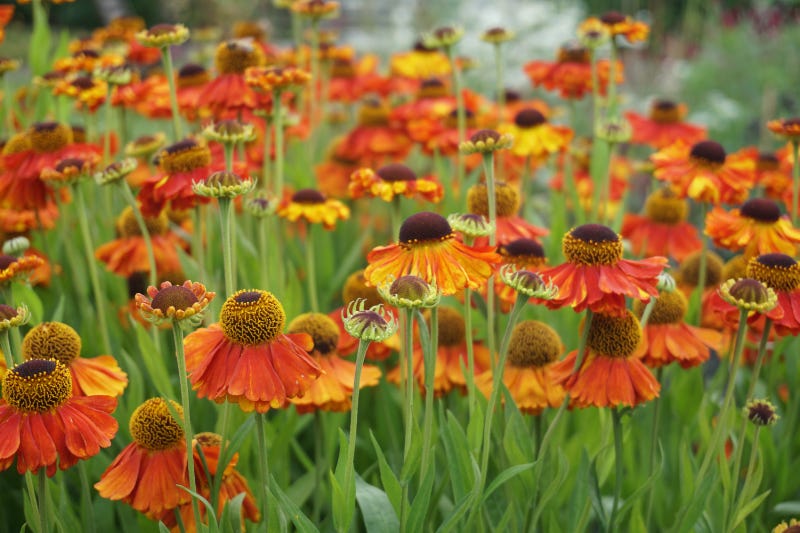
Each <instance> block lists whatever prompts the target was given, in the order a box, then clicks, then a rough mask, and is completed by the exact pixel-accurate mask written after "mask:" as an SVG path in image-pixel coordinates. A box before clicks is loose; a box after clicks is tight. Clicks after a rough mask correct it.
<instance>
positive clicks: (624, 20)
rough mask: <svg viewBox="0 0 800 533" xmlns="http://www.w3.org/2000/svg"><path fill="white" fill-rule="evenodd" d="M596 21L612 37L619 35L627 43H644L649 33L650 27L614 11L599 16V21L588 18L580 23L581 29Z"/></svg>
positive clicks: (594, 18)
mask: <svg viewBox="0 0 800 533" xmlns="http://www.w3.org/2000/svg"><path fill="white" fill-rule="evenodd" d="M598 21H599V22H600V23H602V24H603V26H605V27H606V28H608V32H609V34H610V35H611V36H612V37H616V36H617V35H621V36H622V37H625V39H626V40H627V41H628V42H629V43H637V42H641V41H646V40H647V35H648V34H649V33H650V26H648V25H647V24H646V23H644V22H639V21H637V20H633V19H632V18H631V17H629V16H627V15H623V14H622V13H618V12H616V11H609V12H608V13H605V14H603V15H602V16H600V18H599V19H598V18H596V17H590V18H588V19H587V20H585V21H583V22H582V23H581V27H585V26H592V25H593V24H596V23H597V22H598ZM578 31H580V30H578Z"/></svg>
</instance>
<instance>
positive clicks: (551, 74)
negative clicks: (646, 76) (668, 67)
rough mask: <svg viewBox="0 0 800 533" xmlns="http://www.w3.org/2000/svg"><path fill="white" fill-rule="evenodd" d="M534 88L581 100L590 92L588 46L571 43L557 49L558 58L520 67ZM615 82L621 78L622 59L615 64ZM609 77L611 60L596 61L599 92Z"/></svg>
mask: <svg viewBox="0 0 800 533" xmlns="http://www.w3.org/2000/svg"><path fill="white" fill-rule="evenodd" d="M523 68H524V70H525V74H527V75H528V77H529V78H530V80H531V83H532V84H533V86H534V87H539V86H542V87H544V88H545V89H547V90H548V91H554V90H557V91H558V92H559V93H560V95H561V98H570V99H571V98H574V99H580V98H583V96H584V95H585V94H586V93H589V92H591V91H592V66H591V55H590V52H589V50H588V49H586V48H584V47H582V46H579V45H575V44H570V45H566V46H562V47H561V48H560V49H559V50H558V59H557V60H556V61H554V62H551V61H531V62H529V63H526V64H525V66H524V67H523ZM615 71H616V74H615V77H616V80H615V82H616V83H617V84H620V83H622V81H623V75H622V71H623V67H622V62H620V61H618V62H617V65H616V69H615ZM610 77H611V63H610V62H609V61H608V60H607V59H601V60H599V61H597V82H598V84H599V88H598V90H599V92H600V94H605V93H606V88H607V87H608V81H609V78H610Z"/></svg>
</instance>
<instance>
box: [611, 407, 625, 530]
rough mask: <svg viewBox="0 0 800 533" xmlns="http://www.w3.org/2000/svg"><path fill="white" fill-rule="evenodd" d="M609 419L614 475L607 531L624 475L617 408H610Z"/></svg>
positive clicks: (618, 498) (617, 507) (615, 510)
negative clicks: (612, 500) (612, 439)
mask: <svg viewBox="0 0 800 533" xmlns="http://www.w3.org/2000/svg"><path fill="white" fill-rule="evenodd" d="M611 420H612V422H613V424H614V466H615V467H616V468H615V469H616V475H615V479H614V503H613V504H612V506H611V518H609V520H608V531H610V532H611V531H614V521H615V520H616V517H617V511H618V510H619V500H620V495H621V494H622V476H623V475H624V464H623V455H622V452H623V450H622V414H621V413H620V411H619V408H614V409H612V410H611Z"/></svg>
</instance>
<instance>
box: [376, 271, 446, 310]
mask: <svg viewBox="0 0 800 533" xmlns="http://www.w3.org/2000/svg"><path fill="white" fill-rule="evenodd" d="M378 294H380V295H381V298H383V300H384V301H385V302H386V303H388V304H389V305H391V306H393V307H397V308H404V309H416V308H420V307H436V306H437V305H439V300H440V299H441V293H440V292H439V291H438V290H437V289H436V286H435V285H433V284H430V283H427V282H426V281H425V280H423V279H422V278H420V277H418V276H400V277H399V278H396V279H395V278H392V277H390V278H389V279H387V280H386V281H384V282H383V283H381V284H380V285H378Z"/></svg>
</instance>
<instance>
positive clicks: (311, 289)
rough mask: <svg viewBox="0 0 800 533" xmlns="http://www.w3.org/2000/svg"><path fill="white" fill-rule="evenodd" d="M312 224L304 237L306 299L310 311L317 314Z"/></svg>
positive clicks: (317, 303)
mask: <svg viewBox="0 0 800 533" xmlns="http://www.w3.org/2000/svg"><path fill="white" fill-rule="evenodd" d="M314 233H315V230H314V224H309V226H308V235H307V236H306V246H305V248H306V270H307V274H306V277H307V278H308V299H309V303H310V305H311V310H312V311H313V312H315V313H317V312H319V298H318V297H317V265H316V257H315V252H314Z"/></svg>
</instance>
